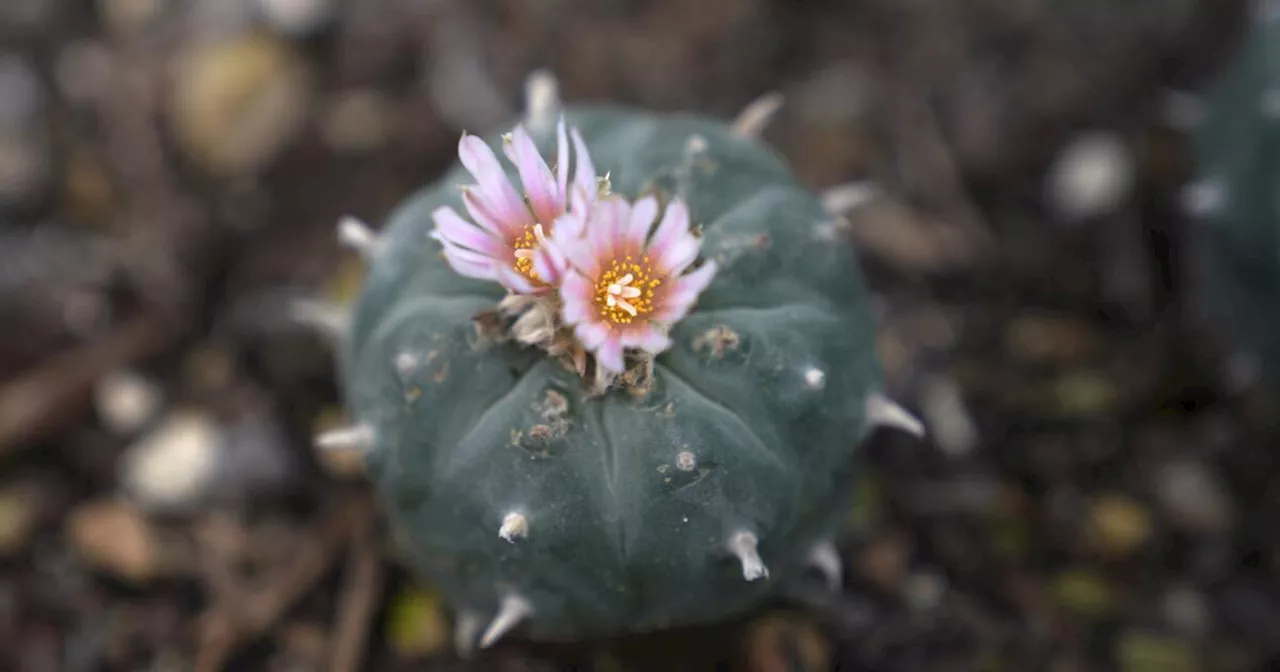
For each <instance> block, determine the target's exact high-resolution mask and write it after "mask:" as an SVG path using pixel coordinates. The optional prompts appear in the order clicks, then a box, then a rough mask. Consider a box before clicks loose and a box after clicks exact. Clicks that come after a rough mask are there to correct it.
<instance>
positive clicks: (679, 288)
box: [649, 261, 717, 324]
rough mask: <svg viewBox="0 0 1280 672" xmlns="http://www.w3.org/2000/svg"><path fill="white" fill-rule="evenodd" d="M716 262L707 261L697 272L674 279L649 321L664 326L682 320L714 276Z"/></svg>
mask: <svg viewBox="0 0 1280 672" xmlns="http://www.w3.org/2000/svg"><path fill="white" fill-rule="evenodd" d="M716 270H717V266H716V262H714V261H707V263H705V264H703V265H702V266H701V267H700V268H698V270H696V271H694V272H692V273H689V274H687V275H682V276H680V277H679V278H676V280H675V282H674V283H672V284H671V286H670V287H669V288H668V289H667V291H665V292H663V293H662V295H661V296H660V297H658V299H657V301H655V303H656V305H655V306H654V310H653V312H652V313H650V314H649V316H650V319H652V320H654V321H655V322H661V323H664V324H673V323H675V322H678V321H680V320H682V319H684V316H685V315H688V314H689V310H691V309H692V308H693V305H694V303H696V302H697V300H698V295H699V294H701V293H702V292H703V290H705V289H706V288H707V287H708V286H709V285H710V284H711V281H712V279H714V278H715V275H716Z"/></svg>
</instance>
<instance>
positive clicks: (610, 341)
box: [595, 331, 626, 373]
mask: <svg viewBox="0 0 1280 672" xmlns="http://www.w3.org/2000/svg"><path fill="white" fill-rule="evenodd" d="M595 352H596V362H597V363H599V364H600V366H601V367H603V368H604V369H605V370H606V371H611V372H613V373H623V372H625V371H626V366H625V365H624V363H623V361H622V334H621V333H619V332H617V331H611V332H609V335H608V337H607V338H605V339H604V343H601V344H600V347H599V348H597V349H596V351H595Z"/></svg>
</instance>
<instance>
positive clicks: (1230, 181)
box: [1191, 10, 1280, 389]
mask: <svg viewBox="0 0 1280 672" xmlns="http://www.w3.org/2000/svg"><path fill="white" fill-rule="evenodd" d="M1271 13H1272V14H1273V15H1274V14H1275V11H1274V10H1272V12H1271ZM1205 107H1206V115H1205V119H1204V123H1203V124H1202V125H1201V126H1200V128H1199V129H1198V132H1197V137H1196V162H1197V170H1198V172H1199V173H1200V174H1201V180H1200V182H1199V183H1198V184H1197V185H1196V188H1195V189H1194V190H1193V191H1192V192H1191V194H1192V196H1193V198H1192V203H1191V204H1192V206H1193V207H1194V209H1195V210H1197V211H1198V212H1199V213H1200V214H1202V215H1203V216H1204V217H1205V218H1206V219H1208V220H1209V222H1210V223H1211V226H1210V227H1208V230H1207V232H1206V233H1207V238H1208V241H1207V242H1208V246H1207V252H1208V254H1207V255H1206V258H1205V261H1206V266H1207V270H1208V274H1207V277H1206V279H1205V280H1206V285H1207V289H1208V293H1207V296H1208V298H1209V301H1208V303H1209V305H1210V308H1209V310H1210V311H1211V313H1212V314H1213V317H1215V318H1217V319H1219V320H1223V321H1225V324H1226V328H1227V330H1228V332H1229V333H1230V336H1231V337H1232V338H1233V339H1235V341H1236V343H1237V345H1238V346H1239V347H1240V349H1241V350H1242V351H1243V352H1247V353H1249V354H1250V355H1252V356H1253V358H1256V360H1257V363H1258V364H1259V365H1260V367H1259V369H1258V370H1259V371H1260V373H1261V374H1262V376H1263V380H1264V382H1265V383H1267V385H1268V386H1269V387H1271V388H1273V389H1280V323H1277V321H1276V319H1275V314H1274V312H1273V311H1272V308H1274V307H1275V306H1276V305H1277V302H1280V200H1278V199H1277V187H1280V16H1266V15H1264V16H1260V17H1258V18H1256V19H1255V21H1254V24H1253V26H1252V28H1251V30H1250V33H1249V34H1248V35H1247V36H1246V39H1245V42H1244V44H1243V45H1242V47H1241V50H1240V51H1239V53H1237V54H1236V55H1235V56H1234V58H1233V60H1232V61H1231V62H1230V63H1229V64H1228V66H1227V67H1226V69H1225V70H1224V72H1223V73H1222V74H1221V75H1220V77H1219V79H1218V81H1217V82H1216V83H1215V85H1214V86H1213V87H1212V88H1211V89H1210V90H1209V92H1208V93H1207V96H1206V106H1205Z"/></svg>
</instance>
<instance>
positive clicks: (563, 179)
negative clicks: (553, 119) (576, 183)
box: [556, 114, 569, 203]
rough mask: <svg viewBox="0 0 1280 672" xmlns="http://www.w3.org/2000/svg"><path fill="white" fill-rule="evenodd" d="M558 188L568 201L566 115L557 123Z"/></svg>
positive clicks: (561, 116)
mask: <svg viewBox="0 0 1280 672" xmlns="http://www.w3.org/2000/svg"><path fill="white" fill-rule="evenodd" d="M556 189H558V190H559V193H560V196H561V197H562V198H563V199H564V200H565V202H566V203H567V202H568V200H569V139H568V137H567V136H566V135H565V131H564V115H563V114H561V115H560V121H559V122H557V123H556Z"/></svg>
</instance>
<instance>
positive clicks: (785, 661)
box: [745, 614, 834, 672]
mask: <svg viewBox="0 0 1280 672" xmlns="http://www.w3.org/2000/svg"><path fill="white" fill-rule="evenodd" d="M745 642H746V648H747V652H746V656H745V659H746V662H747V664H746V669H747V670H749V671H750V672H822V671H825V670H830V669H832V667H831V664H832V660H831V658H832V655H833V654H834V651H833V650H832V646H831V642H829V641H828V640H827V638H826V637H825V636H824V635H823V633H822V630H821V629H820V628H819V627H818V625H817V624H816V623H814V622H813V621H812V620H810V619H808V618H805V617H803V616H800V615H798V614H775V615H770V616H765V617H763V618H760V619H758V620H756V621H754V622H753V623H751V624H750V625H749V626H747V632H746V637H745Z"/></svg>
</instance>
